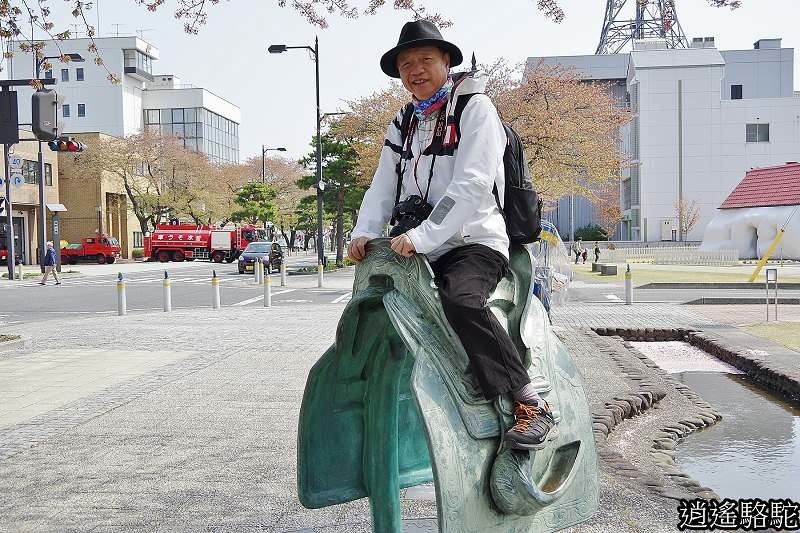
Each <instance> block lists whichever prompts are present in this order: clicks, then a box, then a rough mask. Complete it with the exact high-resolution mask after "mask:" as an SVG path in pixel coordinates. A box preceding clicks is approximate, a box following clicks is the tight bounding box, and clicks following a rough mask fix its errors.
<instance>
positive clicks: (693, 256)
mask: <svg viewBox="0 0 800 533" xmlns="http://www.w3.org/2000/svg"><path fill="white" fill-rule="evenodd" d="M600 261H601V262H603V263H651V264H654V265H703V266H733V265H736V264H738V262H739V251H738V250H735V249H725V250H716V251H713V252H705V251H700V249H699V248H697V247H696V246H672V247H658V248H653V247H638V248H617V249H616V250H602V252H601V255H600Z"/></svg>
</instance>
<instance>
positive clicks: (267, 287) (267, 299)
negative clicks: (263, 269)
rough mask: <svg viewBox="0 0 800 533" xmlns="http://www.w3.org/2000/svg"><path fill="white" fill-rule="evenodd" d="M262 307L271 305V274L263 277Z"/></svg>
mask: <svg viewBox="0 0 800 533" xmlns="http://www.w3.org/2000/svg"><path fill="white" fill-rule="evenodd" d="M264 307H272V274H267V276H266V277H265V278H264Z"/></svg>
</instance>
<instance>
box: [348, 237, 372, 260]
mask: <svg viewBox="0 0 800 533" xmlns="http://www.w3.org/2000/svg"><path fill="white" fill-rule="evenodd" d="M367 241H369V239H368V238H367V237H357V238H355V239H353V240H352V241H350V246H349V247H348V248H347V255H348V256H349V257H350V259H352V260H353V261H355V262H356V263H360V262H361V260H362V259H364V255H365V252H364V247H365V246H366V245H367Z"/></svg>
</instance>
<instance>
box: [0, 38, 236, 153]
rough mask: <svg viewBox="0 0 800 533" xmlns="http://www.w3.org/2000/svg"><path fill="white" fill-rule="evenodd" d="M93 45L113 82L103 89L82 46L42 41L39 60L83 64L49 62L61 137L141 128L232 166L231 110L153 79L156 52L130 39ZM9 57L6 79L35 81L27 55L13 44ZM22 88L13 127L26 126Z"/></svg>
mask: <svg viewBox="0 0 800 533" xmlns="http://www.w3.org/2000/svg"><path fill="white" fill-rule="evenodd" d="M94 42H95V43H96V45H97V49H98V52H99V55H100V57H101V58H102V59H103V62H104V64H105V67H106V68H107V69H108V71H110V72H111V73H113V74H115V75H116V76H117V77H118V78H119V80H120V82H119V83H117V84H114V83H111V81H109V79H108V72H107V71H106V68H104V67H103V66H99V65H97V64H95V62H94V56H93V55H92V54H91V53H90V52H88V51H87V49H88V48H89V46H90V44H91V41H90V40H89V39H69V40H65V41H58V42H55V41H46V47H45V49H44V54H45V55H46V56H59V55H61V54H69V53H77V54H80V55H81V56H83V57H84V59H85V61H84V62H70V63H66V64H65V63H61V62H60V61H59V60H58V59H51V60H50V63H51V64H52V65H53V68H52V71H50V72H41V77H53V78H55V79H56V81H57V84H56V85H55V86H54V87H53V88H55V90H56V91H58V94H59V97H60V99H61V100H62V101H61V108H60V109H59V118H60V120H61V121H62V123H63V127H62V131H63V132H64V133H65V134H70V133H94V132H99V133H105V134H108V135H114V136H117V137H123V136H126V135H132V134H135V133H139V132H140V131H142V129H143V128H144V127H145V126H149V127H151V128H152V129H156V128H158V129H160V130H161V131H163V132H164V133H169V134H175V135H176V136H178V137H179V138H180V139H181V140H182V142H183V143H184V145H185V146H186V147H187V148H188V149H190V150H195V151H200V152H203V153H205V154H207V155H208V156H209V157H210V158H211V159H212V160H214V161H216V162H220V163H237V162H238V161H239V124H240V123H241V112H240V110H239V108H238V107H237V106H235V105H234V104H232V103H230V102H228V101H227V100H225V99H224V98H221V97H220V96H217V95H215V94H214V93H212V92H210V91H208V90H206V89H203V88H200V87H194V86H192V85H188V84H183V83H182V82H181V81H180V80H179V79H178V78H176V77H175V76H173V75H171V74H170V75H159V74H153V72H154V70H153V63H154V62H155V61H157V60H158V58H159V51H158V49H157V48H155V47H154V46H152V45H151V44H150V43H148V42H146V41H144V40H142V39H139V38H137V37H103V38H96V39H95V40H94ZM13 48H14V58H13V59H12V60H10V61H9V68H8V75H9V77H10V78H32V77H35V73H34V71H33V66H32V59H31V55H30V53H25V52H22V51H21V50H20V49H19V43H13ZM30 93H31V91H30V90H29V89H25V88H22V89H20V91H19V116H20V122H30Z"/></svg>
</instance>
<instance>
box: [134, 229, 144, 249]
mask: <svg viewBox="0 0 800 533" xmlns="http://www.w3.org/2000/svg"><path fill="white" fill-rule="evenodd" d="M133 247H134V248H143V247H144V238H143V236H142V232H141V231H134V232H133Z"/></svg>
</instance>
